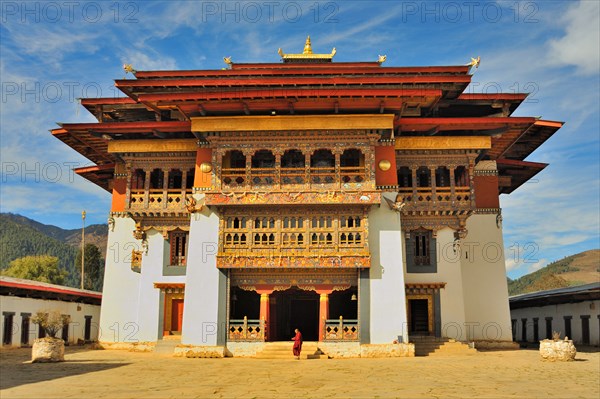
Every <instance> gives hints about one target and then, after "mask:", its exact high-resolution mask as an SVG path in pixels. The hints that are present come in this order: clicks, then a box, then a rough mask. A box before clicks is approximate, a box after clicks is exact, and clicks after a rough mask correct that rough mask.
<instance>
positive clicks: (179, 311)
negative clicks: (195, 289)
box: [171, 299, 183, 331]
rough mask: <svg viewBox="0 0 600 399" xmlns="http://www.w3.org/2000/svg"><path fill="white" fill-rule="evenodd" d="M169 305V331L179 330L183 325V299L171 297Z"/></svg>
mask: <svg viewBox="0 0 600 399" xmlns="http://www.w3.org/2000/svg"><path fill="white" fill-rule="evenodd" d="M171 306H172V308H171V331H181V326H182V325H183V299H173V301H172V302H171Z"/></svg>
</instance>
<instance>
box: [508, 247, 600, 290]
mask: <svg viewBox="0 0 600 399" xmlns="http://www.w3.org/2000/svg"><path fill="white" fill-rule="evenodd" d="M598 281H600V249H592V250H590V251H585V252H581V253H578V254H575V255H571V256H567V257H566V258H564V259H561V260H558V261H556V262H552V263H550V264H548V265H547V266H546V267H543V268H541V269H540V270H537V271H535V272H533V273H530V274H527V275H525V276H522V277H520V278H518V279H516V280H510V279H509V280H508V294H509V295H518V294H524V293H526V292H534V291H543V290H549V289H553V288H562V287H569V286H574V285H582V284H588V283H594V282H598Z"/></svg>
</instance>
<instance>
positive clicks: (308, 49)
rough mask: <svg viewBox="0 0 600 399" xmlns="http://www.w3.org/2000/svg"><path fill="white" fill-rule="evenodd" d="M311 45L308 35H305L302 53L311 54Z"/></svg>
mask: <svg viewBox="0 0 600 399" xmlns="http://www.w3.org/2000/svg"><path fill="white" fill-rule="evenodd" d="M312 53H313V52H312V46H311V44H310V35H308V36H306V42H305V43H304V51H302V54H312Z"/></svg>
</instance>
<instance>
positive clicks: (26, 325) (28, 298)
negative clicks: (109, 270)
mask: <svg viewBox="0 0 600 399" xmlns="http://www.w3.org/2000/svg"><path fill="white" fill-rule="evenodd" d="M101 301H102V293H100V292H95V291H88V290H81V289H77V288H72V287H65V286H62V285H55V284H47V283H41V282H39V281H32V280H25V279H20V278H13V277H6V276H0V312H1V316H2V317H1V318H0V323H1V324H0V331H1V332H2V346H10V347H26V346H30V345H31V344H33V340H34V339H36V338H43V337H44V336H45V332H44V330H43V329H42V328H40V326H39V325H37V324H34V323H33V322H32V317H33V316H35V314H36V313H37V312H51V311H54V310H58V311H59V312H60V313H61V314H63V315H66V316H69V317H70V320H71V321H70V323H69V325H68V326H67V327H66V328H63V329H62V331H60V332H59V334H57V337H58V338H62V339H63V340H64V341H65V343H67V344H77V343H81V342H92V341H97V340H98V323H99V321H100V304H101Z"/></svg>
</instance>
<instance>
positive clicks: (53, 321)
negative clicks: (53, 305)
mask: <svg viewBox="0 0 600 399" xmlns="http://www.w3.org/2000/svg"><path fill="white" fill-rule="evenodd" d="M31 321H32V322H34V323H36V324H39V325H40V326H41V327H42V328H43V329H44V331H45V332H46V336H45V337H44V338H38V339H36V340H34V341H33V347H32V349H31V361H32V362H33V363H47V362H62V361H64V360H65V342H64V341H63V340H62V339H60V338H56V334H58V332H59V331H61V330H62V329H63V327H65V326H68V325H69V323H70V322H71V318H70V317H69V316H67V315H63V314H61V313H60V311H58V310H52V311H49V312H44V311H41V312H37V313H36V314H35V316H33V317H32V318H31Z"/></svg>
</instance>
